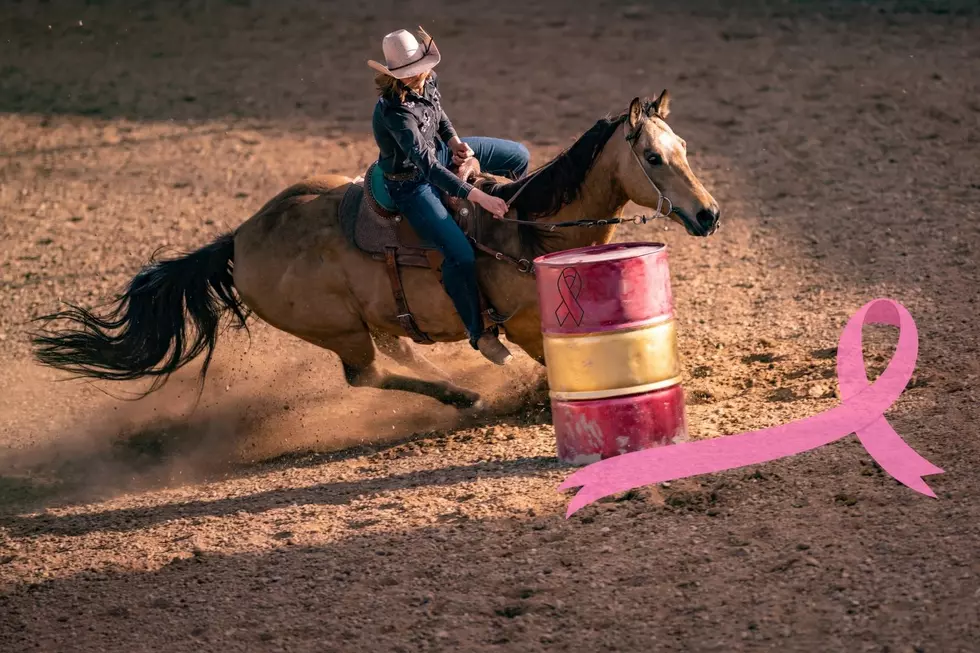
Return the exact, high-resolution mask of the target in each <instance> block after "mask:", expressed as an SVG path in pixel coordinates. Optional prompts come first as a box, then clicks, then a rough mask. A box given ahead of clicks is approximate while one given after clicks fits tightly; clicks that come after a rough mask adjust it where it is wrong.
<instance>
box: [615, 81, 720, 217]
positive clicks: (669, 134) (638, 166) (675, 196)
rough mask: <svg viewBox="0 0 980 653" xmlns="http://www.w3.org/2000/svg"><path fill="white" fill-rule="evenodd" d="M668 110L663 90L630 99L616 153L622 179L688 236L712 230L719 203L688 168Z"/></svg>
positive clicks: (626, 187) (639, 198)
mask: <svg viewBox="0 0 980 653" xmlns="http://www.w3.org/2000/svg"><path fill="white" fill-rule="evenodd" d="M669 114H670V95H669V94H668V92H667V91H666V90H664V91H663V92H662V93H661V94H660V97H658V98H657V99H656V100H652V101H651V100H647V99H641V98H634V99H633V102H631V103H630V108H629V115H628V116H627V118H626V121H625V123H624V125H623V127H624V129H625V130H626V141H625V144H624V145H623V147H621V148H620V151H621V156H619V157H618V158H619V162H618V166H619V175H618V176H619V179H620V183H621V184H622V186H623V189H624V190H625V191H626V194H627V195H628V196H629V198H630V199H631V200H632V201H633V202H635V203H636V204H639V205H641V206H648V207H651V208H655V207H658V206H661V207H662V211H663V212H664V213H666V212H667V211H670V214H669V217H670V218H671V219H672V220H673V221H674V222H677V223H678V224H680V225H682V226H683V227H684V228H685V229H687V232H688V233H689V234H691V235H692V236H710V235H711V234H713V233H714V232H715V230H716V229H717V228H718V224H719V217H720V215H721V213H720V210H719V208H718V203H717V202H716V201H715V199H714V198H713V197H712V196H711V194H710V193H708V191H707V190H705V188H704V185H703V184H702V183H701V182H700V181H699V180H698V178H697V177H696V176H695V175H694V173H693V172H692V171H691V166H690V165H689V164H688V162H687V143H685V142H684V139H683V138H681V137H680V136H678V135H677V134H675V133H674V130H673V129H671V128H670V126H669V125H668V124H667V116H668V115H669ZM658 191H659V192H658ZM661 195H662V196H663V197H664V198H665V199H664V200H661ZM668 202H669V203H668Z"/></svg>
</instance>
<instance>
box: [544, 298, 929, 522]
mask: <svg viewBox="0 0 980 653" xmlns="http://www.w3.org/2000/svg"><path fill="white" fill-rule="evenodd" d="M870 323H879V324H888V325H891V326H897V327H898V328H899V334H898V346H897V347H896V348H895V355H894V356H893V357H892V359H891V361H890V362H889V364H888V367H887V368H886V369H885V371H884V372H882V374H881V375H880V376H879V377H878V378H877V379H876V380H875V382H874V383H873V384H869V383H868V377H867V374H866V372H865V368H864V354H863V352H862V348H861V340H862V328H863V327H864V325H865V324H870ZM918 351H919V344H918V332H917V331H916V328H915V321H914V320H913V319H912V316H911V315H910V314H909V312H908V311H907V310H906V309H905V307H904V306H902V305H901V304H899V303H898V302H895V301H893V300H891V299H875V300H872V301H870V302H868V303H867V304H865V305H864V306H862V307H861V309H860V310H858V311H857V313H855V314H854V315H853V316H852V317H851V319H850V320H849V321H848V323H847V325H846V326H845V327H844V330H843V332H842V333H841V336H840V341H839V343H838V347H837V377H838V381H839V384H840V394H841V404H840V405H839V406H837V407H836V408H832V409H830V410H828V411H826V412H823V413H820V414H818V415H814V416H812V417H808V418H806V419H802V420H799V421H796V422H790V423H789V424H783V425H780V426H775V427H772V428H766V429H760V430H757V431H747V432H745V433H740V434H738V435H731V436H727V437H723V438H717V439H712V440H701V441H695V442H683V443H680V444H675V445H670V446H666V447H659V448H655V449H645V450H643V451H635V452H631V453H627V454H622V455H620V456H615V457H612V458H607V459H605V460H600V461H599V462H596V463H592V464H591V465H588V466H586V467H584V468H582V469H580V470H578V471H577V472H575V473H574V474H572V475H571V476H569V477H568V478H567V479H566V480H565V482H564V483H562V484H561V485H560V486H559V488H558V491H559V492H561V491H564V490H568V489H571V488H575V487H579V486H581V489H580V490H579V492H578V493H577V494H576V495H575V497H574V498H573V499H572V501H571V502H570V503H569V506H568V511H567V513H566V515H565V516H566V518H567V517H569V516H571V515H572V514H573V513H574V512H575V511H577V510H579V509H580V508H583V507H584V506H587V505H588V504H590V503H592V502H594V501H597V500H599V499H601V498H602V497H605V496H609V495H612V494H616V493H618V492H623V491H626V490H629V489H631V488H635V487H641V486H644V485H652V484H654V483H662V482H664V481H672V480H674V479H678V478H685V477H688V476H696V475H698V474H710V473H713V472H720V471H724V470H727V469H735V468H737V467H744V466H746V465H755V464H758V463H764V462H768V461H770V460H776V459H778V458H783V457H786V456H792V455H793V454H797V453H802V452H804V451H809V450H810V449H816V448H817V447H820V446H822V445H825V444H829V443H831V442H833V441H835V440H839V439H840V438H843V437H845V436H847V435H850V434H851V433H856V434H857V436H858V438H860V440H861V444H862V445H864V448H865V449H866V450H867V452H868V453H869V454H871V457H872V458H874V459H875V461H877V462H878V464H879V465H881V467H882V468H883V469H884V470H885V471H886V472H888V473H889V474H891V475H892V476H893V477H894V478H895V479H896V480H898V481H899V482H900V483H902V484H904V485H906V486H908V487H910V488H912V489H913V490H915V491H916V492H921V493H922V494H925V495H927V496H930V497H933V498H935V496H936V495H935V493H933V491H932V490H931V489H929V486H928V485H926V482H925V481H924V480H922V477H923V476H929V475H931V474H942V473H943V470H942V469H940V468H939V467H936V466H935V465H933V464H932V463H930V462H929V461H928V460H926V459H925V458H923V457H922V456H920V455H919V454H918V453H916V452H915V451H914V450H913V449H912V448H911V447H909V446H908V445H907V444H906V443H905V441H904V440H902V438H901V437H900V436H899V435H898V433H896V432H895V431H894V429H892V427H891V425H890V424H889V423H888V422H887V421H886V420H885V416H884V413H885V410H887V409H888V408H889V407H890V406H891V405H892V404H893V403H894V402H895V400H896V399H898V397H899V395H901V394H902V391H903V390H904V389H905V387H906V385H908V382H909V379H911V378H912V371H913V370H914V369H915V361H916V357H917V356H918Z"/></svg>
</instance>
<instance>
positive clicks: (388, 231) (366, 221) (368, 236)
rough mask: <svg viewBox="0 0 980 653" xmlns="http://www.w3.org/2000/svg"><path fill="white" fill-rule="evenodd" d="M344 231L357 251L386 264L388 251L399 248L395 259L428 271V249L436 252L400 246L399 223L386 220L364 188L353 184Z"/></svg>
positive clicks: (345, 203) (344, 208) (343, 214)
mask: <svg viewBox="0 0 980 653" xmlns="http://www.w3.org/2000/svg"><path fill="white" fill-rule="evenodd" d="M340 228H341V230H342V231H343V232H344V237H345V238H346V239H347V242H348V243H350V244H351V246H353V247H354V248H355V249H359V250H361V251H362V252H365V253H367V254H370V255H371V256H372V257H374V258H377V259H380V260H383V259H384V254H385V248H386V247H397V248H398V251H397V255H396V257H395V259H396V260H397V262H398V263H399V264H400V265H408V266H411V267H422V268H428V267H430V266H429V259H428V257H427V256H426V253H425V252H426V249H435V248H434V247H432V246H430V245H428V244H425V245H424V246H423V247H406V246H405V245H402V244H401V243H400V242H399V239H398V231H397V226H396V223H395V222H394V221H393V220H391V219H389V218H384V217H382V216H380V215H378V214H377V213H375V212H374V211H373V210H371V205H370V204H369V203H368V202H366V201H364V187H363V186H362V185H361V184H358V183H353V184H351V186H350V188H348V189H347V192H345V193H344V197H343V199H342V200H341V201H340Z"/></svg>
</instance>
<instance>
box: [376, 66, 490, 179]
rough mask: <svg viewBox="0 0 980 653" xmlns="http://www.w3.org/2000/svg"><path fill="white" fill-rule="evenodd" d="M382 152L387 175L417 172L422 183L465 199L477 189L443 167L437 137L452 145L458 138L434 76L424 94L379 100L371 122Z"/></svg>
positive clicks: (380, 156)
mask: <svg viewBox="0 0 980 653" xmlns="http://www.w3.org/2000/svg"><path fill="white" fill-rule="evenodd" d="M371 126H372V128H373V130H374V140H375V141H376V142H377V144H378V149H379V150H380V153H379V156H378V166H379V167H380V168H381V170H382V172H385V173H387V174H405V173H413V172H414V173H416V175H418V178H419V180H420V181H422V180H424V181H427V182H429V183H431V184H432V185H433V186H435V187H436V188H439V189H440V190H442V191H445V192H446V193H448V194H449V195H452V196H454V197H461V198H465V197H466V196H467V195H468V194H469V192H470V191H471V190H472V189H473V186H472V185H471V184H468V183H465V182H463V181H461V180H460V179H459V177H457V176H456V175H454V174H453V173H452V172H450V171H449V170H448V169H447V168H446V167H445V166H443V165H442V164H441V163H440V162H439V160H438V158H437V157H436V138H439V139H441V140H442V141H443V142H444V143H446V144H448V143H449V141H450V140H451V139H452V138H453V137H454V136H456V130H455V129H453V125H452V123H451V122H450V121H449V117H448V116H447V115H446V112H445V111H444V110H443V108H442V102H441V97H440V95H439V87H438V80H437V79H436V75H435V73H434V72H433V73H431V74H430V75H429V78H428V79H427V80H426V82H425V86H424V87H423V88H422V94H421V95H419V94H417V93H415V92H414V91H408V94H407V95H406V96H405V101H404V102H402V101H400V100H399V99H398V98H397V97H394V98H389V97H381V98H378V102H377V104H375V106H374V117H373V119H372V121H371Z"/></svg>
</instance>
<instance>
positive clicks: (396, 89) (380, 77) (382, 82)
mask: <svg viewBox="0 0 980 653" xmlns="http://www.w3.org/2000/svg"><path fill="white" fill-rule="evenodd" d="M428 74H429V73H428V72H425V73H421V75H426V76H428ZM419 76H420V75H416V76H415V77H410V78H409V79H408V80H401V79H395V78H394V77H392V76H391V75H388V74H385V73H378V74H377V75H375V77H374V84H375V86H377V88H378V95H380V96H382V97H388V98H398V99H399V100H401V101H402V102H404V101H405V96H406V95H407V94H408V85H407V84H406V83H405V82H406V81H410V80H413V79H415V78H417V77H419Z"/></svg>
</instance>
